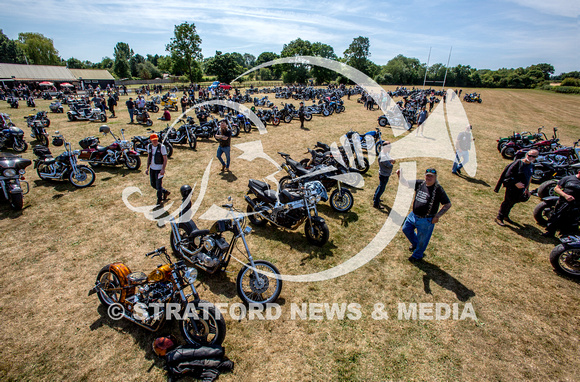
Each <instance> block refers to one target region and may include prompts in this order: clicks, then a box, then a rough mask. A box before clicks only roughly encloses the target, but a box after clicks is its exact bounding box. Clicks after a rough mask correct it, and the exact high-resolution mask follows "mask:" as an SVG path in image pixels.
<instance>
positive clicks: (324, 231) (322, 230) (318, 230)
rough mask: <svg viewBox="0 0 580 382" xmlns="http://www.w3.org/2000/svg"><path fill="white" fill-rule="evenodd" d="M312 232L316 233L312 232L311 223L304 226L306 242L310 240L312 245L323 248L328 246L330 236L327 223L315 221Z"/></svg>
mask: <svg viewBox="0 0 580 382" xmlns="http://www.w3.org/2000/svg"><path fill="white" fill-rule="evenodd" d="M312 231H314V233H311V232H310V221H307V222H306V224H305V225H304V233H305V234H306V240H308V242H309V243H310V244H314V245H316V246H318V247H322V246H323V245H324V244H326V242H327V241H328V237H329V236H330V233H329V231H328V226H327V225H326V222H321V221H314V224H313V225H312Z"/></svg>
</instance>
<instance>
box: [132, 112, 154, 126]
mask: <svg viewBox="0 0 580 382" xmlns="http://www.w3.org/2000/svg"><path fill="white" fill-rule="evenodd" d="M135 121H137V123H138V124H140V125H145V126H153V120H152V119H151V117H150V116H149V113H148V112H147V111H146V110H135Z"/></svg>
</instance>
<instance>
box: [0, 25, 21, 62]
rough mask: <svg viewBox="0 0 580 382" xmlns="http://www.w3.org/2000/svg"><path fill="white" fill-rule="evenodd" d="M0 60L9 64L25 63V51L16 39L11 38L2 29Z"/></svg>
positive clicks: (0, 31) (0, 33)
mask: <svg viewBox="0 0 580 382" xmlns="http://www.w3.org/2000/svg"><path fill="white" fill-rule="evenodd" d="M0 62H4V63H7V64H25V63H26V59H25V58H24V51H23V50H22V49H21V48H20V46H18V43H17V42H16V41H14V40H10V39H9V38H8V36H6V35H5V34H4V33H3V32H2V29H0Z"/></svg>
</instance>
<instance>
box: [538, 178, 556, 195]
mask: <svg viewBox="0 0 580 382" xmlns="http://www.w3.org/2000/svg"><path fill="white" fill-rule="evenodd" d="M557 184H558V181H557V180H555V179H551V180H547V181H545V182H544V183H542V184H540V187H538V197H539V198H540V199H544V198H546V197H548V196H558V194H556V192H555V191H554V189H555V188H556V185H557Z"/></svg>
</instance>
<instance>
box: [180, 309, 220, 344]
mask: <svg viewBox="0 0 580 382" xmlns="http://www.w3.org/2000/svg"><path fill="white" fill-rule="evenodd" d="M190 304H191V303H190ZM195 313H196V314H197V317H195V318H194V317H187V318H185V319H183V320H181V321H180V322H179V328H180V329H181V335H182V336H183V338H184V339H185V341H187V342H188V343H189V344H191V345H194V346H208V345H221V344H222V342H224V339H225V338H226V322H225V320H224V316H223V315H222V314H221V313H220V312H219V311H218V310H216V308H215V306H214V305H213V304H211V303H210V302H208V301H204V300H199V301H198V303H197V304H196V306H195Z"/></svg>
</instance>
